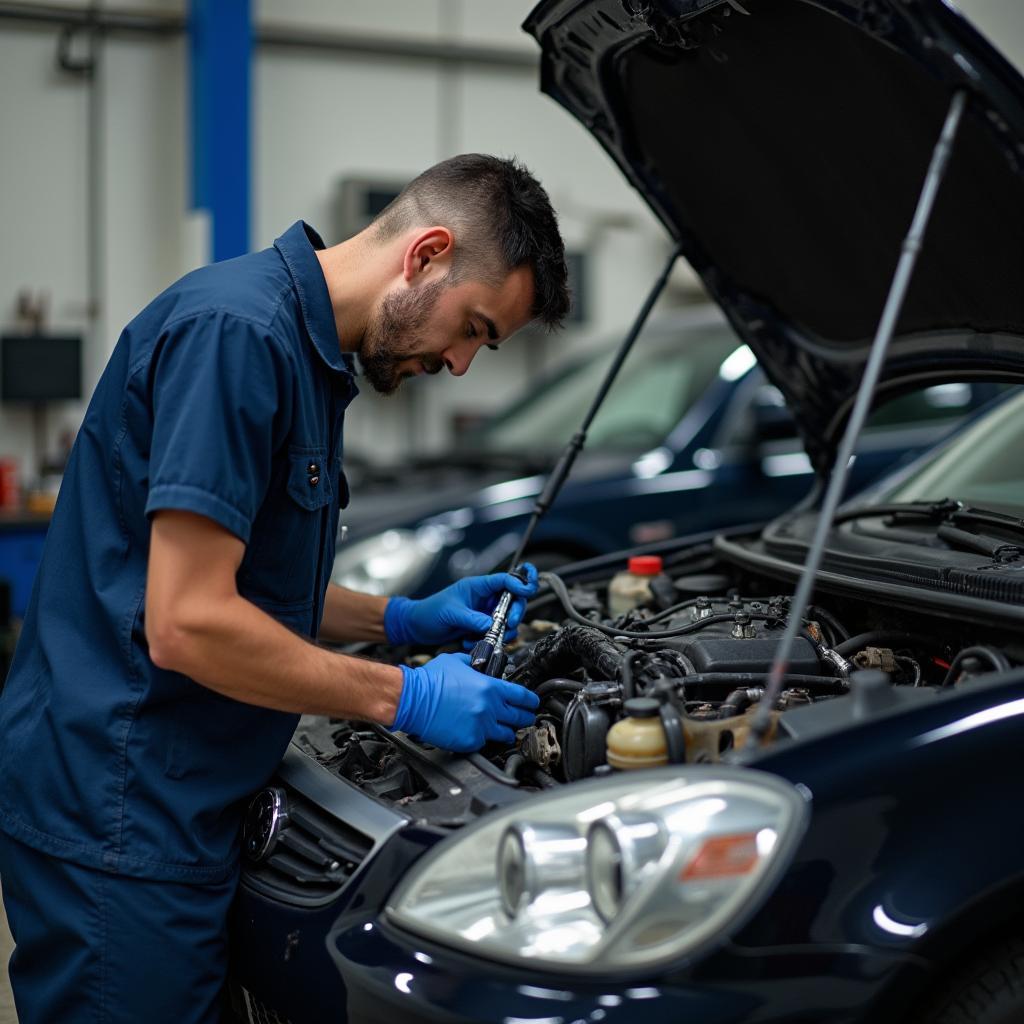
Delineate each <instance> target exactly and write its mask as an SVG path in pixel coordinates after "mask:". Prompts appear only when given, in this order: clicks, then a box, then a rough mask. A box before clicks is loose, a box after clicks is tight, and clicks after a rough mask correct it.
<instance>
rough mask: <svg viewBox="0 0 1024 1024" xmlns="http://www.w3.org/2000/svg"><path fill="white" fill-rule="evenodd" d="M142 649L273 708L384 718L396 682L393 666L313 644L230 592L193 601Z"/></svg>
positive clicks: (389, 716)
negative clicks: (170, 627) (214, 598)
mask: <svg viewBox="0 0 1024 1024" xmlns="http://www.w3.org/2000/svg"><path fill="white" fill-rule="evenodd" d="M357 596H361V595H357ZM381 614H383V613H381ZM381 633H383V627H381ZM150 653H151V655H152V657H153V660H154V661H156V662H157V664H160V665H162V666H163V667H165V668H170V669H173V670H175V671H178V672H182V673H184V674H185V675H187V676H189V677H191V678H192V679H194V680H195V681H196V682H198V683H202V684H203V685H204V686H208V687H210V689H212V690H216V691H217V692H218V693H222V694H224V695H225V696H228V697H232V698H234V699H235V700H239V701H243V702H245V703H247V704H256V705H259V706H261V707H268V708H275V709H277V710H280V711H293V712H302V713H309V714H325V715H331V716H334V717H338V718H358V719H362V720H364V721H375V722H381V723H383V724H385V725H388V724H390V723H391V722H392V721H393V720H394V716H395V711H396V709H397V706H398V698H399V695H400V694H401V690H402V673H401V671H400V670H399V669H397V668H394V667H392V666H390V665H383V664H381V663H379V662H374V661H366V660H364V659H361V658H351V657H348V656H347V655H343V654H337V653H334V652H332V651H327V650H324V649H323V648H320V647H316V646H315V645H313V644H311V643H308V642H307V641H305V640H303V639H302V638H300V637H298V636H296V635H295V634H294V633H292V632H291V631H290V630H288V629H286V628H285V627H284V626H282V625H281V624H280V623H279V622H277V621H276V620H275V619H273V618H271V617H270V616H269V615H267V614H266V613H265V612H263V611H261V610H260V609H259V608H257V607H256V606H255V605H254V604H252V603H251V602H249V601H246V600H245V599H244V598H242V597H239V596H237V595H236V596H233V597H228V598H226V599H224V600H219V601H210V602H203V603H201V604H198V605H196V604H194V603H193V604H192V606H191V607H190V610H189V612H188V615H187V617H185V616H179V617H177V619H176V620H175V623H174V626H173V630H172V631H171V632H170V633H169V634H165V635H163V636H162V637H160V638H159V641H158V642H154V641H153V640H152V639H151V650H150Z"/></svg>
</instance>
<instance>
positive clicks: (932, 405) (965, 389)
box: [865, 382, 1001, 430]
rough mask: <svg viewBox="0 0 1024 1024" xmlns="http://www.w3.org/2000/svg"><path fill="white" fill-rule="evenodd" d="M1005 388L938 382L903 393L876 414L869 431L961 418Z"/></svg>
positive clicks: (871, 419) (880, 408)
mask: <svg viewBox="0 0 1024 1024" xmlns="http://www.w3.org/2000/svg"><path fill="white" fill-rule="evenodd" d="M1000 390H1001V386H1000V385H998V384H967V383H962V382H961V383H953V384H936V385H934V386H932V387H930V388H921V389H920V390H918V391H911V392H910V393H909V394H906V395H900V397H899V398H894V399H892V401H890V402H885V403H884V404H883V405H880V406H879V407H878V408H877V409H875V410H874V411H873V412H872V413H871V416H870V418H869V419H868V422H867V424H866V426H865V429H866V430H885V429H889V428H891V427H899V426H903V425H905V424H915V425H916V424H919V423H920V424H923V423H941V422H945V421H953V420H957V419H959V418H960V417H962V416H964V415H966V413H968V412H969V411H970V410H971V409H972V408H974V407H976V406H977V405H978V404H979V403H980V402H982V401H984V400H986V399H987V398H990V397H994V396H995V395H996V394H998V393H999V391H1000Z"/></svg>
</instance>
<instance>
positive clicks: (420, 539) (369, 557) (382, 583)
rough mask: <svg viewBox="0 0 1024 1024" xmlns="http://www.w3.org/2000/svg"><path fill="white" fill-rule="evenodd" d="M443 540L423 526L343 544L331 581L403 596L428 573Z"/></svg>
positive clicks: (353, 588) (368, 592)
mask: <svg viewBox="0 0 1024 1024" xmlns="http://www.w3.org/2000/svg"><path fill="white" fill-rule="evenodd" d="M443 543H444V539H443V537H440V536H439V535H438V531H437V530H436V529H434V528H431V527H424V528H422V529H420V530H417V531H416V532H415V533H414V532H413V531H412V530H385V531H384V533H378V534H376V535H375V536H373V537H369V538H367V539H366V540H363V541H359V542H358V543H355V544H352V545H342V546H341V548H339V550H338V553H337V555H336V556H335V559H334V569H333V571H332V572H331V582H332V583H337V584H338V585H339V586H341V587H349V588H350V589H351V590H358V591H360V592H361V593H364V594H402V593H405V592H406V591H408V590H412V589H414V588H415V587H416V586H417V585H418V584H419V583H420V581H421V580H422V579H423V577H424V576H425V575H426V574H427V571H428V570H429V569H430V567H431V565H433V563H434V559H435V558H436V557H437V553H438V551H440V550H441V547H442V546H443Z"/></svg>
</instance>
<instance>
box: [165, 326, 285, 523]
mask: <svg viewBox="0 0 1024 1024" xmlns="http://www.w3.org/2000/svg"><path fill="white" fill-rule="evenodd" d="M290 376H291V370H290V369H289V363H288V361H287V360H286V359H285V358H284V357H283V355H282V353H281V352H280V350H279V348H278V345H277V343H276V342H275V341H274V339H273V338H271V337H270V336H269V335H268V333H267V332H266V331H265V330H264V329H262V328H260V327H258V326H256V325H255V324H252V323H249V322H248V321H246V320H243V319H240V318H238V317H232V316H231V315H229V314H225V313H221V312H216V313H206V314H203V315H201V316H198V317H195V318H190V319H189V320H186V321H183V322H179V323H177V324H175V325H173V326H172V328H171V329H170V330H169V331H168V333H167V336H166V337H165V338H163V339H162V340H161V343H160V344H159V345H158V346H157V348H156V349H155V351H154V356H153V364H152V366H151V368H150V387H151V393H152V409H153V436H152V444H151V447H150V461H149V494H148V496H147V499H146V515H147V516H151V515H152V514H153V513H154V512H157V511H160V510H163V509H177V510H180V511H185V512H195V513H198V514H199V515H202V516H206V517H207V518H209V519H212V520H213V521H214V522H216V523H219V524H220V525H221V526H223V527H224V528H225V529H227V530H230V531H231V532H232V533H233V534H235V536H237V537H238V538H239V539H240V540H242V541H243V542H245V543H248V542H249V532H250V529H251V527H252V522H253V519H254V518H255V516H256V512H257V510H258V509H259V507H260V505H261V504H262V502H263V498H264V496H265V494H266V491H267V487H268V484H269V481H270V473H271V462H272V456H273V452H274V450H275V447H276V443H277V442H276V435H277V433H278V431H279V429H280V423H281V417H282V414H283V412H284V407H285V406H286V405H287V396H288V395H289V394H290V393H291V383H290Z"/></svg>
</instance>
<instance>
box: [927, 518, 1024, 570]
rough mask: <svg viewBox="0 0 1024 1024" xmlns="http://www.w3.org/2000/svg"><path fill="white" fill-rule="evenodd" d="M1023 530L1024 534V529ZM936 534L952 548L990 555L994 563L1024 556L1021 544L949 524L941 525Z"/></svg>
mask: <svg viewBox="0 0 1024 1024" xmlns="http://www.w3.org/2000/svg"><path fill="white" fill-rule="evenodd" d="M1021 529H1022V532H1024V527H1022V528H1021ZM935 533H936V535H937V536H938V537H939V539H940V540H944V541H945V542H946V543H947V544H949V545H950V546H951V547H959V548H966V549H967V550H968V551H977V552H979V553H980V554H982V555H988V557H989V558H991V559H992V561H993V562H1009V561H1012V560H1013V559H1015V558H1020V556H1021V554H1022V551H1021V547H1020V545H1019V544H1008V543H1007V542H1006V541H1005V540H1000V539H999V538H998V537H989V536H988V535H987V534H984V533H971V531H970V530H961V529H959V528H957V527H956V526H952V525H950V524H949V523H940V524H939V528H938V529H937V530H936V531H935Z"/></svg>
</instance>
